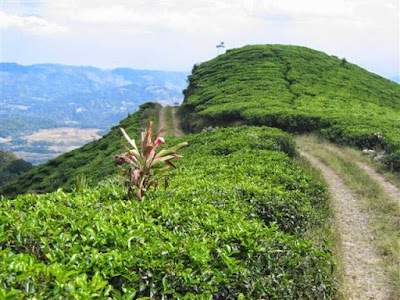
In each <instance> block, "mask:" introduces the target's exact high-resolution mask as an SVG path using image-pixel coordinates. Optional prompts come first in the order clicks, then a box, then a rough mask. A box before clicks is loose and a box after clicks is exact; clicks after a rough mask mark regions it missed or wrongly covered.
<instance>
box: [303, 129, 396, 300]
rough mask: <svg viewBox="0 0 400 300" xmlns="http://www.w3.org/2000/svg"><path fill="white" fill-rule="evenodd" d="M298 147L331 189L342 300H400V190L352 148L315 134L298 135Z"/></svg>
mask: <svg viewBox="0 0 400 300" xmlns="http://www.w3.org/2000/svg"><path fill="white" fill-rule="evenodd" d="M297 144H298V146H299V152H300V155H301V156H302V157H304V158H305V159H306V160H308V161H309V163H311V165H312V166H313V167H314V168H316V169H317V170H319V171H320V173H321V175H322V177H323V178H324V180H325V182H326V183H327V185H328V188H329V193H330V196H331V203H332V207H333V210H334V214H335V222H336V227H337V231H338V236H339V245H338V246H337V251H336V252H338V253H336V256H338V257H339V258H340V259H339V260H340V265H341V268H342V270H341V272H340V273H341V275H342V283H341V293H342V295H343V297H344V298H349V299H399V298H400V268H399V266H400V237H399V227H400V226H399V225H400V222H399V220H400V206H399V204H400V189H399V188H398V187H397V186H396V185H395V184H393V183H391V182H389V181H388V180H387V179H386V178H385V177H384V176H383V175H381V174H379V173H377V172H376V171H375V170H374V168H373V167H371V166H369V165H368V164H367V163H366V162H364V161H363V160H362V159H361V157H360V155H359V154H357V153H356V152H355V151H354V150H351V149H347V148H339V147H337V146H334V145H332V144H329V143H326V142H321V141H318V140H317V139H316V138H315V137H311V136H300V137H298V138H297Z"/></svg>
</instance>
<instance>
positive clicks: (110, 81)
mask: <svg viewBox="0 0 400 300" xmlns="http://www.w3.org/2000/svg"><path fill="white" fill-rule="evenodd" d="M187 74H188V73H185V72H169V71H150V70H133V69H129V68H117V69H114V70H102V69H99V68H94V67H85V66H66V65H57V64H38V65H31V66H22V65H19V64H16V63H0V86H1V91H0V95H1V98H0V148H2V149H9V150H12V151H14V152H16V153H17V154H19V155H20V156H22V157H24V158H26V159H28V160H30V161H32V162H35V163H39V162H43V161H45V160H47V159H48V158H49V157H48V156H46V157H39V158H38V159H37V158H36V156H35V158H32V157H31V156H30V155H29V153H35V155H36V153H47V154H48V153H52V156H55V155H57V154H59V153H61V152H64V151H65V150H66V149H70V148H71V144H68V143H67V144H66V143H64V142H63V141H62V142H60V141H57V145H56V146H57V147H58V146H60V144H61V146H62V147H63V149H64V150H60V147H58V148H57V150H55V145H54V143H53V142H54V141H53V140H52V139H51V137H49V139H45V137H44V138H43V139H42V140H40V139H39V140H38V139H37V138H36V139H35V140H34V141H33V140H28V139H27V135H29V134H32V133H33V132H36V131H38V130H41V129H49V128H66V127H67V128H68V127H74V128H81V129H82V128H95V129H98V132H99V134H103V133H105V132H107V131H108V129H109V128H110V127H111V126H112V125H113V124H115V123H117V122H118V121H119V120H121V119H123V118H125V117H126V116H127V115H128V113H132V112H134V111H136V110H137V109H138V107H139V105H140V104H142V103H144V102H149V101H156V102H160V103H166V104H179V103H181V102H182V99H183V96H182V90H183V89H184V88H185V87H186V85H187V84H186V77H187ZM77 135H79V133H77ZM71 139H73V138H71ZM87 141H90V140H87V139H86V140H79V141H77V143H73V144H72V146H73V147H77V146H79V145H82V143H83V142H87ZM52 143H53V144H52ZM68 147H69V148H68Z"/></svg>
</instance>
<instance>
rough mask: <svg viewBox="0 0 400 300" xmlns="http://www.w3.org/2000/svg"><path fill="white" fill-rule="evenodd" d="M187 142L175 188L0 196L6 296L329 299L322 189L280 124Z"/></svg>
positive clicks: (108, 185)
mask: <svg viewBox="0 0 400 300" xmlns="http://www.w3.org/2000/svg"><path fill="white" fill-rule="evenodd" d="M182 140H186V141H188V142H189V146H188V147H187V148H185V149H184V150H183V151H181V153H182V154H183V155H184V158H183V159H181V160H180V164H179V168H178V169H177V170H176V171H175V172H173V174H171V179H170V182H169V188H168V189H164V188H163V187H160V188H159V190H157V191H152V192H150V193H149V194H148V196H147V197H145V198H144V199H143V200H142V201H138V200H128V199H126V195H125V192H124V191H123V189H122V188H121V184H120V182H118V180H117V179H115V178H114V177H111V178H110V179H105V180H103V181H101V182H100V183H99V184H98V185H97V186H96V187H94V188H90V189H82V190H80V191H72V192H71V193H66V192H63V191H62V190H58V191H56V192H53V193H49V194H45V195H33V194H28V195H21V196H18V197H17V198H16V199H14V200H8V199H6V198H1V200H0V245H1V248H0V298H2V299H3V298H6V299H23V298H30V297H31V298H33V297H35V299H42V298H46V299H48V298H50V299H90V298H96V299H107V298H108V297H111V298H114V299H261V298H262V299H331V298H332V297H333V295H334V294H335V290H336V283H335V280H334V279H333V276H332V273H331V271H332V267H333V264H332V258H331V255H330V252H329V250H327V249H326V247H327V245H324V244H315V243H313V242H312V241H310V239H309V238H307V236H308V235H306V233H307V232H309V231H310V230H311V229H312V228H318V226H320V224H321V222H324V220H325V217H326V216H327V213H326V207H327V206H326V205H327V204H326V203H325V200H326V197H325V188H324V186H323V185H322V184H321V183H319V182H316V181H315V180H312V179H311V178H310V177H309V176H308V175H306V174H305V173H304V171H303V170H302V169H301V168H300V167H299V166H298V165H297V164H296V163H294V162H293V160H292V159H291V158H290V156H293V154H294V152H295V148H294V143H293V141H292V139H291V137H290V136H289V135H288V134H286V133H283V132H282V131H280V130H279V129H273V128H267V127H246V126H243V127H237V128H223V129H217V130H214V131H213V132H204V133H200V134H194V135H191V136H187V137H185V138H184V139H181V140H171V141H169V142H170V143H171V144H176V143H178V142H179V141H182Z"/></svg>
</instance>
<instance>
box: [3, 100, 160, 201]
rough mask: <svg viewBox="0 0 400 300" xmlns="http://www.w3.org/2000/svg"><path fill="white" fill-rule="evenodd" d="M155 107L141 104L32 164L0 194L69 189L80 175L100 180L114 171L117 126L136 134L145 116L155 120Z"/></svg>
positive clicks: (118, 145) (118, 135) (119, 141)
mask: <svg viewBox="0 0 400 300" xmlns="http://www.w3.org/2000/svg"><path fill="white" fill-rule="evenodd" d="M159 109H160V105H159V104H155V103H146V104H143V105H142V106H141V107H140V109H139V111H137V112H136V113H134V114H132V115H131V116H129V117H127V118H125V119H124V120H122V121H121V122H120V124H119V125H118V126H115V127H113V128H111V130H110V132H109V133H107V134H106V135H105V136H103V137H102V138H101V139H99V140H96V141H93V142H90V143H88V144H86V145H84V146H82V147H81V148H78V149H76V150H72V151H69V152H67V153H64V154H62V155H60V156H58V157H57V158H55V159H53V160H50V161H48V162H47V163H45V164H42V165H39V166H36V167H34V168H33V169H31V170H30V171H29V172H27V173H25V174H23V175H22V176H20V177H19V178H18V179H17V180H16V181H14V182H11V183H7V184H5V185H4V186H2V187H0V195H7V196H9V197H15V196H16V195H18V194H23V193H26V192H28V191H31V192H36V193H43V192H51V191H55V190H56V189H58V188H60V187H62V188H64V189H66V190H69V189H71V188H72V187H73V186H74V183H75V178H76V177H77V176H80V175H84V176H85V177H87V179H88V180H89V181H90V182H92V183H95V182H98V181H99V180H101V179H104V177H105V176H108V175H110V174H112V173H115V163H114V159H113V157H114V155H115V154H117V153H120V152H121V149H122V146H123V144H124V143H123V138H122V136H121V133H120V131H119V127H120V126H122V127H124V128H125V129H126V130H127V132H129V133H130V134H131V135H132V136H135V135H138V134H139V133H140V131H141V130H142V127H143V126H145V123H146V122H147V121H148V119H149V118H151V119H152V120H156V119H157V117H158V111H159Z"/></svg>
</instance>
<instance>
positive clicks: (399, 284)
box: [297, 136, 400, 298]
mask: <svg viewBox="0 0 400 300" xmlns="http://www.w3.org/2000/svg"><path fill="white" fill-rule="evenodd" d="M297 141H298V143H299V144H301V145H302V147H304V148H305V149H307V150H308V151H310V152H311V153H312V154H313V155H316V156H318V157H319V158H321V159H322V160H323V161H324V162H325V163H326V164H327V165H329V166H330V167H332V168H333V169H334V170H335V171H336V172H337V173H338V174H339V175H340V177H341V178H342V179H343V180H344V181H345V183H346V184H347V185H348V186H349V187H350V189H351V190H352V191H353V192H354V193H355V194H356V195H358V196H359V197H360V199H361V203H362V205H363V207H364V209H366V210H367V211H368V213H369V214H370V215H371V220H370V226H371V228H372V230H373V232H374V236H375V238H376V244H377V246H378V251H379V253H380V254H381V256H382V257H383V258H384V262H385V268H386V270H387V271H388V273H389V275H390V279H388V280H389V281H390V284H391V286H392V287H393V288H394V294H395V295H394V297H395V298H397V297H400V268H399V266H400V205H399V203H398V202H397V201H396V200H395V199H392V198H391V197H389V196H388V194H387V193H386V192H385V191H384V190H383V189H382V187H381V186H380V185H379V184H378V183H377V182H376V181H375V180H373V178H371V176H370V175H368V174H367V173H366V172H365V171H364V170H362V169H361V168H360V167H359V166H358V165H357V163H356V162H355V161H354V160H355V154H354V152H353V151H346V150H345V149H343V148H342V150H343V151H341V152H340V153H337V152H332V151H329V150H327V148H326V147H324V145H326V143H325V142H323V141H318V140H317V139H316V138H315V137H310V136H302V137H299V138H298V139H297Z"/></svg>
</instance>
